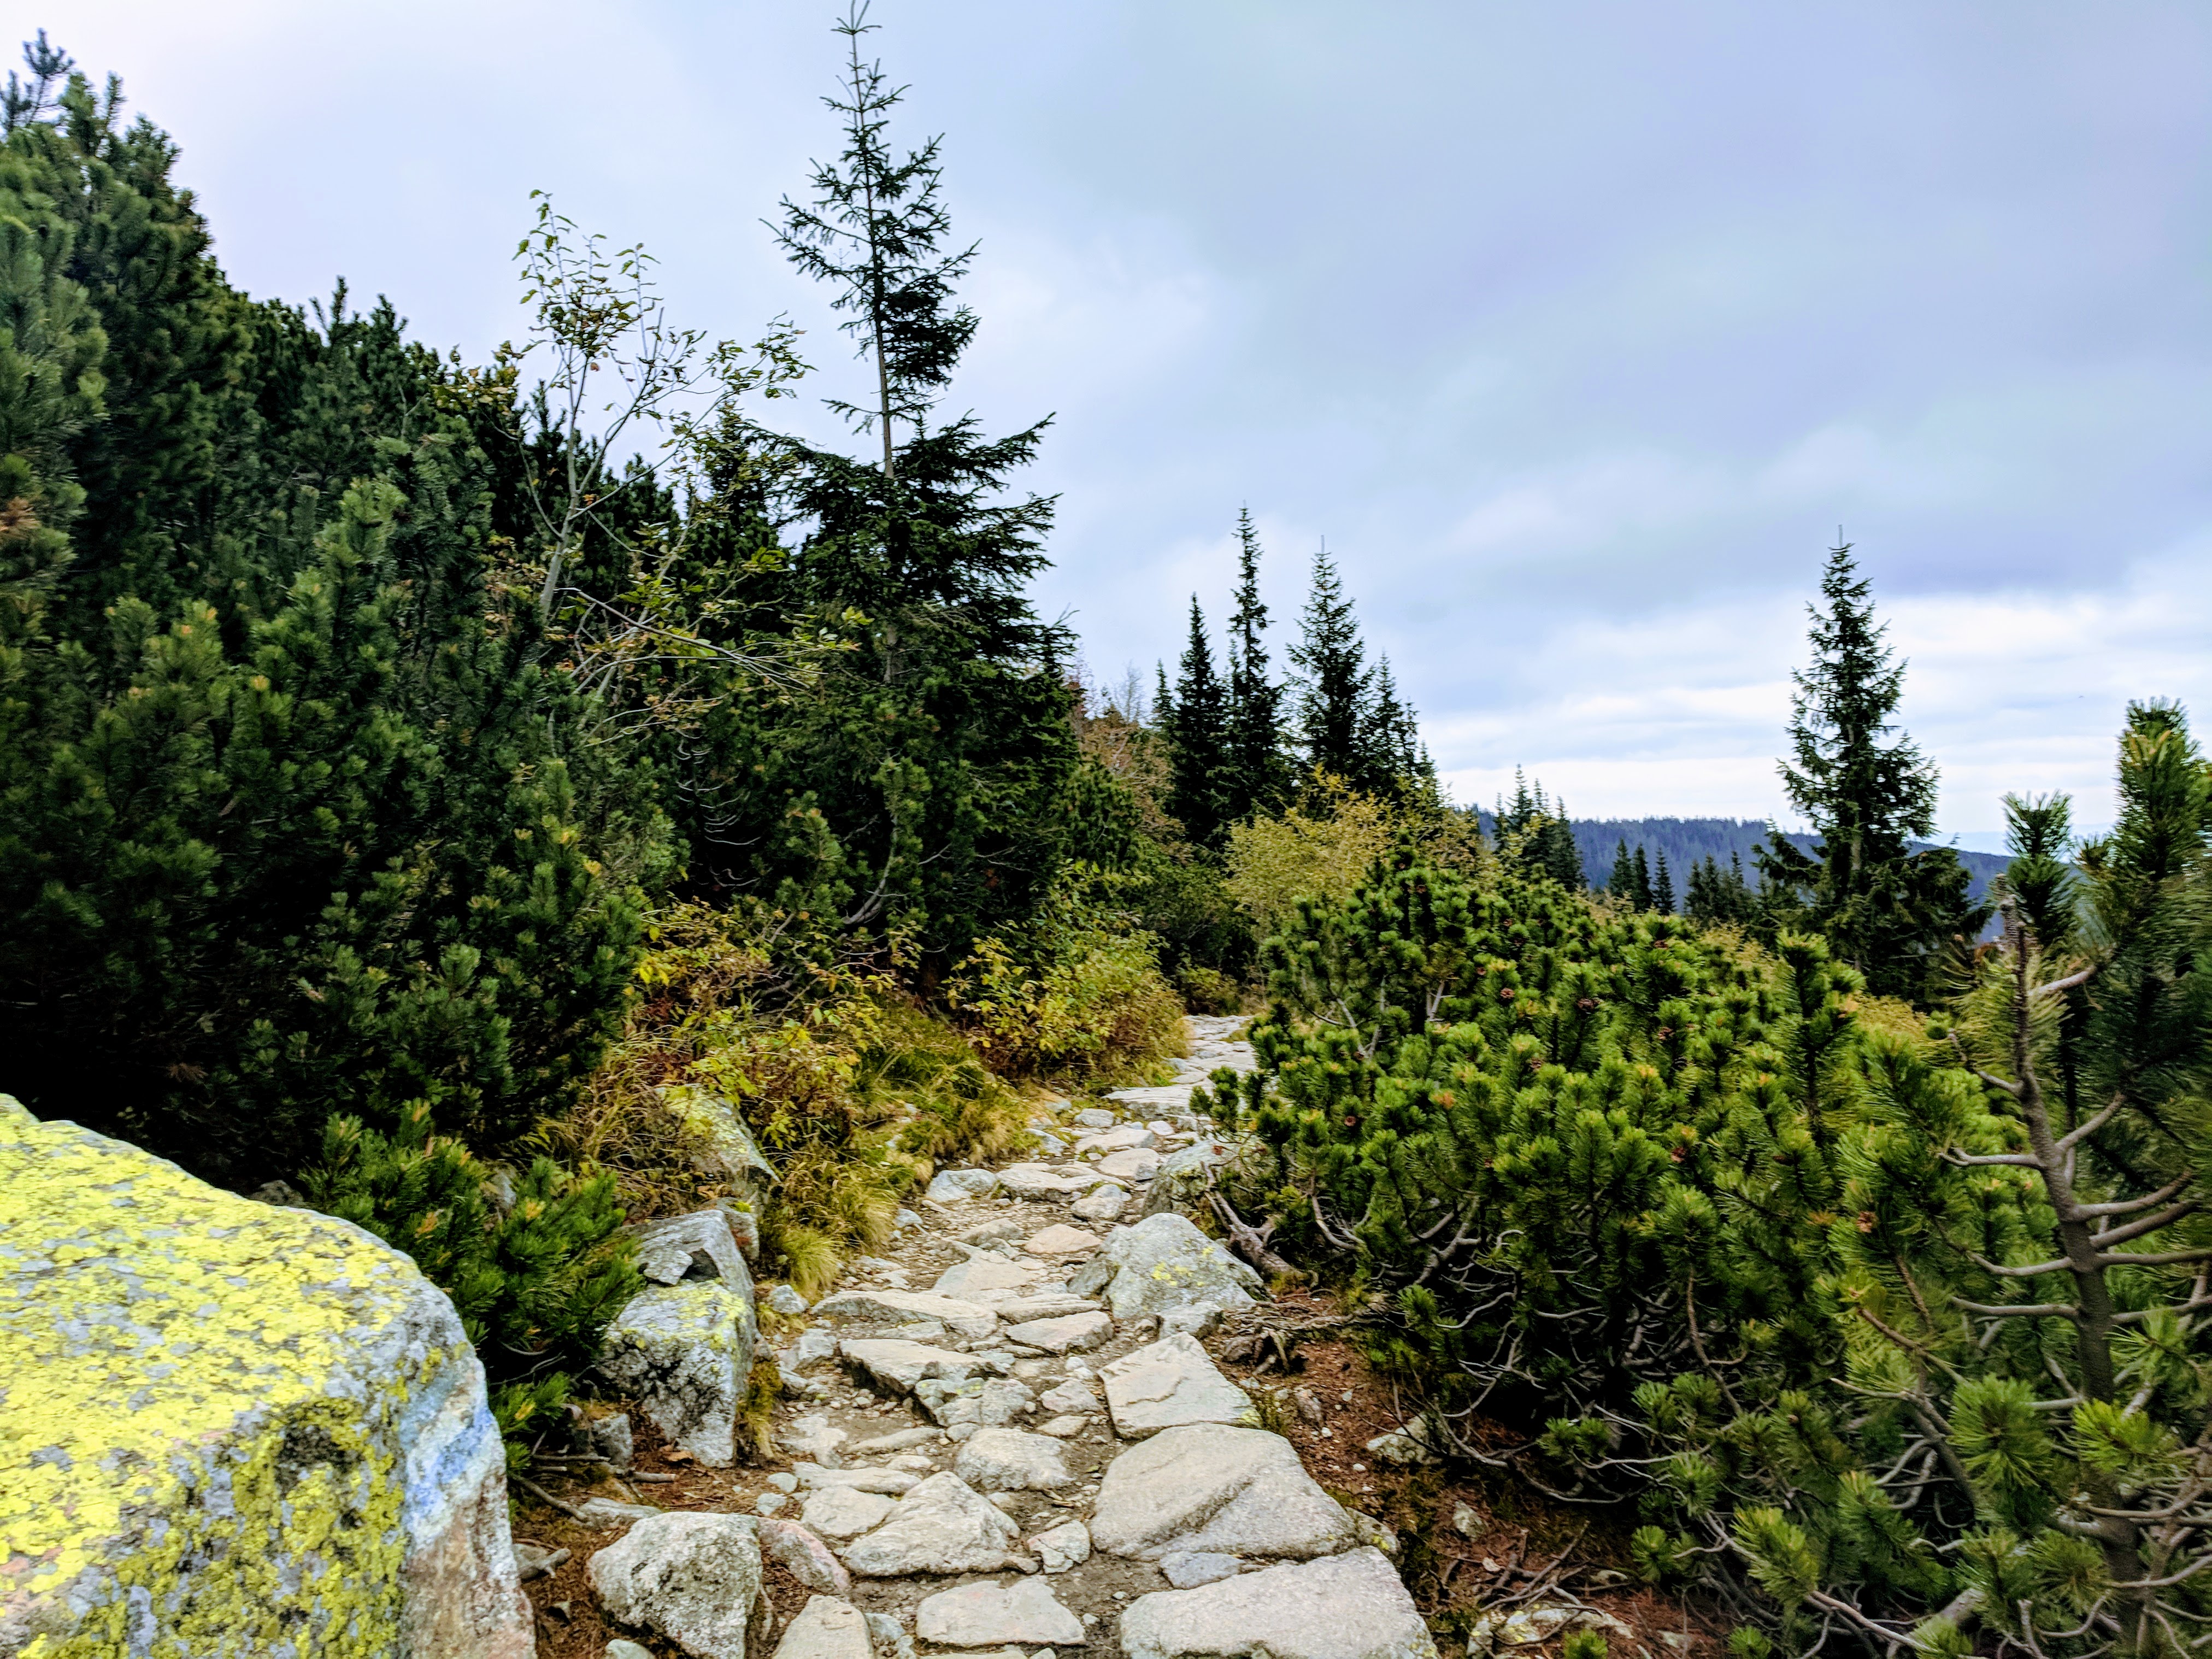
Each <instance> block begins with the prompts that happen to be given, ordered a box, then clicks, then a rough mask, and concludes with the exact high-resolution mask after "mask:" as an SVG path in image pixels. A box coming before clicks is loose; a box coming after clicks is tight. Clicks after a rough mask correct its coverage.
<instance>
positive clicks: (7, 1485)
mask: <svg viewBox="0 0 2212 1659" xmlns="http://www.w3.org/2000/svg"><path fill="white" fill-rule="evenodd" d="M498 1470H499V1445H498V1437H497V1433H496V1430H495V1427H494V1425H492V1423H491V1421H490V1418H489V1413H488V1412H487V1411H486V1410H485V1408H484V1401H483V1372H482V1368H481V1367H480V1366H479V1365H478V1364H477V1360H476V1357H475V1355H474V1353H473V1352H471V1349H470V1347H469V1346H468V1343H467V1341H466V1339H465V1336H464V1334H463V1333H462V1331H461V1328H460V1324H459V1320H458V1318H457V1317H456V1316H454V1314H453V1307H452V1304H450V1303H449V1302H447V1299H446V1298H445V1297H444V1296H443V1295H442V1294H441V1293H440V1292H439V1291H437V1290H436V1289H435V1287H434V1286H432V1285H429V1284H428V1282H427V1281H425V1280H424V1279H422V1275H421V1273H420V1272H419V1271H418V1270H417V1269H416V1267H415V1266H414V1264H413V1263H412V1262H411V1261H409V1260H408V1259H407V1258H406V1257H405V1256H404V1255H400V1254H399V1253H398V1252H397V1251H395V1250H392V1249H390V1248H389V1247H387V1246H386V1245H385V1244H383V1243H381V1242H380V1241H379V1240H377V1239H375V1238H374V1237H370V1236H369V1235H368V1234H367V1233H365V1232H363V1231H361V1230H360V1229H358V1228H356V1227H353V1226H351V1225H348V1224H346V1223H344V1222H341V1221H337V1220H335V1219H333V1218H330V1217H327V1216H323V1215H319V1214H316V1213H314V1212H310V1211H306V1210H294V1209H283V1208H279V1207H276V1206H269V1205H264V1204H258V1203H256V1202H253V1201H252V1200H247V1199H242V1198H239V1197H236V1196H234V1194H229V1193H225V1192H222V1191H220V1190H219V1189H217V1188H213V1187H210V1186H208V1185H206V1184H205V1183H204V1182H199V1181H197V1180H195V1179H194V1178H193V1177H191V1176H189V1175H186V1174H185V1172H184V1171H183V1170H179V1169H178V1168H177V1167H176V1166H175V1165H173V1164H167V1163H165V1162H163V1161H162V1160H161V1159H158V1158H152V1157H150V1156H149V1155H148V1154H146V1153H144V1152H140V1151H139V1150H138V1149H137V1148H135V1147H132V1146H127V1145H125V1144H124V1143H122V1142H120V1141H116V1140H111V1139H107V1138H106V1137H104V1136H100V1135H96V1134H94V1133H90V1132H88V1131H86V1130H83V1129H81V1128H79V1127H76V1125H74V1124H69V1123H63V1122H44V1123H42V1122H40V1121H39V1120H38V1119H36V1118H34V1117H33V1116H32V1115H30V1114H28V1113H27V1112H26V1111H24V1110H23V1109H22V1108H21V1106H19V1105H17V1104H16V1103H15V1102H14V1101H12V1100H9V1099H8V1098H7V1097H0V1558H4V1559H0V1656H12V1655H17V1654H21V1655H26V1656H28V1655H37V1656H39V1659H76V1656H91V1655H95V1654H99V1655H106V1654H118V1653H131V1654H134V1655H138V1654H144V1655H160V1656H167V1655H176V1656H185V1655H191V1656H201V1655H212V1654H219V1653H229V1652H244V1651H283V1650H286V1649H288V1648H289V1650H290V1651H292V1652H293V1653H295V1654H300V1655H303V1656H304V1655H306V1654H308V1653H314V1654H325V1655H362V1656H368V1655H390V1654H412V1655H417V1656H426V1655H428V1654H431V1653H447V1652H453V1653H459V1652H471V1653H498V1654H513V1655H521V1654H526V1653H527V1652H529V1651H530V1649H531V1641H530V1635H529V1629H528V1625H527V1620H526V1616H525V1614H524V1613H523V1610H522V1608H521V1607H520V1597H519V1595H518V1593H517V1592H516V1590H515V1588H514V1568H513V1552H512V1547H511V1545H510V1543H509V1541H508V1539H507V1517H506V1510H505V1503H504V1489H503V1483H502V1482H501V1480H499V1478H498Z"/></svg>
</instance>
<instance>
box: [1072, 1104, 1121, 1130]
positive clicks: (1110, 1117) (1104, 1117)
mask: <svg viewBox="0 0 2212 1659" xmlns="http://www.w3.org/2000/svg"><path fill="white" fill-rule="evenodd" d="M1119 1121H1120V1120H1119V1119H1118V1118H1116V1117H1115V1115H1114V1114H1113V1113H1111V1112H1109V1111H1108V1110H1106V1109H1105V1108H1103V1106H1086V1107H1085V1108H1084V1109H1082V1110H1081V1111H1079V1112H1078V1113H1077V1114H1076V1115H1075V1127H1077V1128H1079V1129H1110V1128H1112V1127H1114V1126H1115V1123H1117V1122H1119Z"/></svg>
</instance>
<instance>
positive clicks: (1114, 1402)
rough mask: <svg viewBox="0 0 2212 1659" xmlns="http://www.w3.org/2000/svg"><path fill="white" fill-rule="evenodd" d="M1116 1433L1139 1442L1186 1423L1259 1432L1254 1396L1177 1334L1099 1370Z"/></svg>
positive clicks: (1190, 1340) (1185, 1338)
mask: <svg viewBox="0 0 2212 1659" xmlns="http://www.w3.org/2000/svg"><path fill="white" fill-rule="evenodd" d="M1098 1380H1099V1381H1100V1382H1101V1383H1104V1384H1105V1385H1106V1410H1107V1412H1108V1413H1109V1415H1110V1416H1111V1417H1112V1418H1113V1419H1114V1432H1115V1433H1116V1434H1118V1435H1120V1436H1121V1437H1122V1438H1123V1439H1124V1440H1139V1439H1142V1438H1143V1437H1145V1436H1146V1435H1148V1434H1158V1432H1159V1431H1161V1430H1162V1429H1176V1428H1181V1427H1182V1426H1183V1425H1186V1424H1190V1423H1234V1424H1239V1425H1243V1427H1246V1428H1257V1427H1258V1426H1259V1423H1260V1418H1259V1413H1257V1412H1255V1410H1254V1409H1253V1407H1252V1397H1251V1396H1250V1395H1248V1394H1246V1393H1245V1392H1244V1390H1243V1389H1240V1388H1238V1387H1237V1385H1236V1384H1235V1383H1231V1381H1230V1380H1229V1379H1228V1378H1227V1377H1225V1376H1223V1375H1222V1374H1221V1373H1220V1371H1219V1370H1217V1369H1216V1368H1215V1366H1214V1364H1213V1361H1212V1359H1210V1358H1207V1357H1206V1350H1205V1349H1203V1348H1201V1347H1200V1346H1198V1344H1197V1342H1196V1341H1194V1340H1192V1339H1191V1338H1190V1337H1188V1336H1185V1335H1183V1334H1181V1333H1180V1332H1178V1333H1176V1334H1173V1335H1170V1336H1164V1337H1162V1338H1161V1339H1160V1340H1158V1341H1157V1342H1154V1343H1152V1344H1151V1345H1150V1346H1146V1347H1142V1348H1139V1349H1136V1350H1134V1351H1133V1352H1129V1353H1126V1354H1123V1355H1122V1356H1121V1358H1119V1359H1116V1360H1114V1361H1112V1362H1110V1363H1109V1364H1105V1365H1103V1366H1101V1367H1100V1368H1099V1371H1098Z"/></svg>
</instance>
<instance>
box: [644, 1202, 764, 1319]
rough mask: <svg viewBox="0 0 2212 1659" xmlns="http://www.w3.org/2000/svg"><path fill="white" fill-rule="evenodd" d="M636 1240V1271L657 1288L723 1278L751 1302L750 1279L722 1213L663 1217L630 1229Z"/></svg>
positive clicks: (728, 1221) (699, 1211)
mask: <svg viewBox="0 0 2212 1659" xmlns="http://www.w3.org/2000/svg"><path fill="white" fill-rule="evenodd" d="M628 1231H629V1236H630V1237H632V1238H634V1239H635V1240H636V1241H637V1270H638V1271H639V1272H640V1273H643V1274H644V1275H645V1276H646V1278H647V1279H648V1280H650V1281H651V1282H652V1283H653V1284H655V1285H680V1284H682V1283H683V1282H684V1280H685V1279H723V1280H725V1281H726V1282H727V1283H728V1284H729V1285H730V1287H731V1288H732V1289H733V1290H735V1291H737V1292H738V1294H739V1295H741V1296H743V1297H746V1298H747V1299H748V1300H750V1297H751V1296H752V1287H753V1280H752V1274H751V1273H750V1272H749V1271H748V1270H747V1268H746V1267H745V1258H744V1255H743V1254H741V1253H740V1252H739V1250H738V1241H737V1236H736V1235H735V1234H733V1233H732V1231H730V1218H729V1216H728V1214H727V1213H726V1212H724V1211H721V1210H695V1211H694V1212H691V1213H690V1215H671V1216H663V1217H662V1218H660V1219H659V1220H658V1221H641V1222H639V1223H638V1224H637V1225H635V1226H634V1227H631V1228H629V1230H628Z"/></svg>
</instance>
